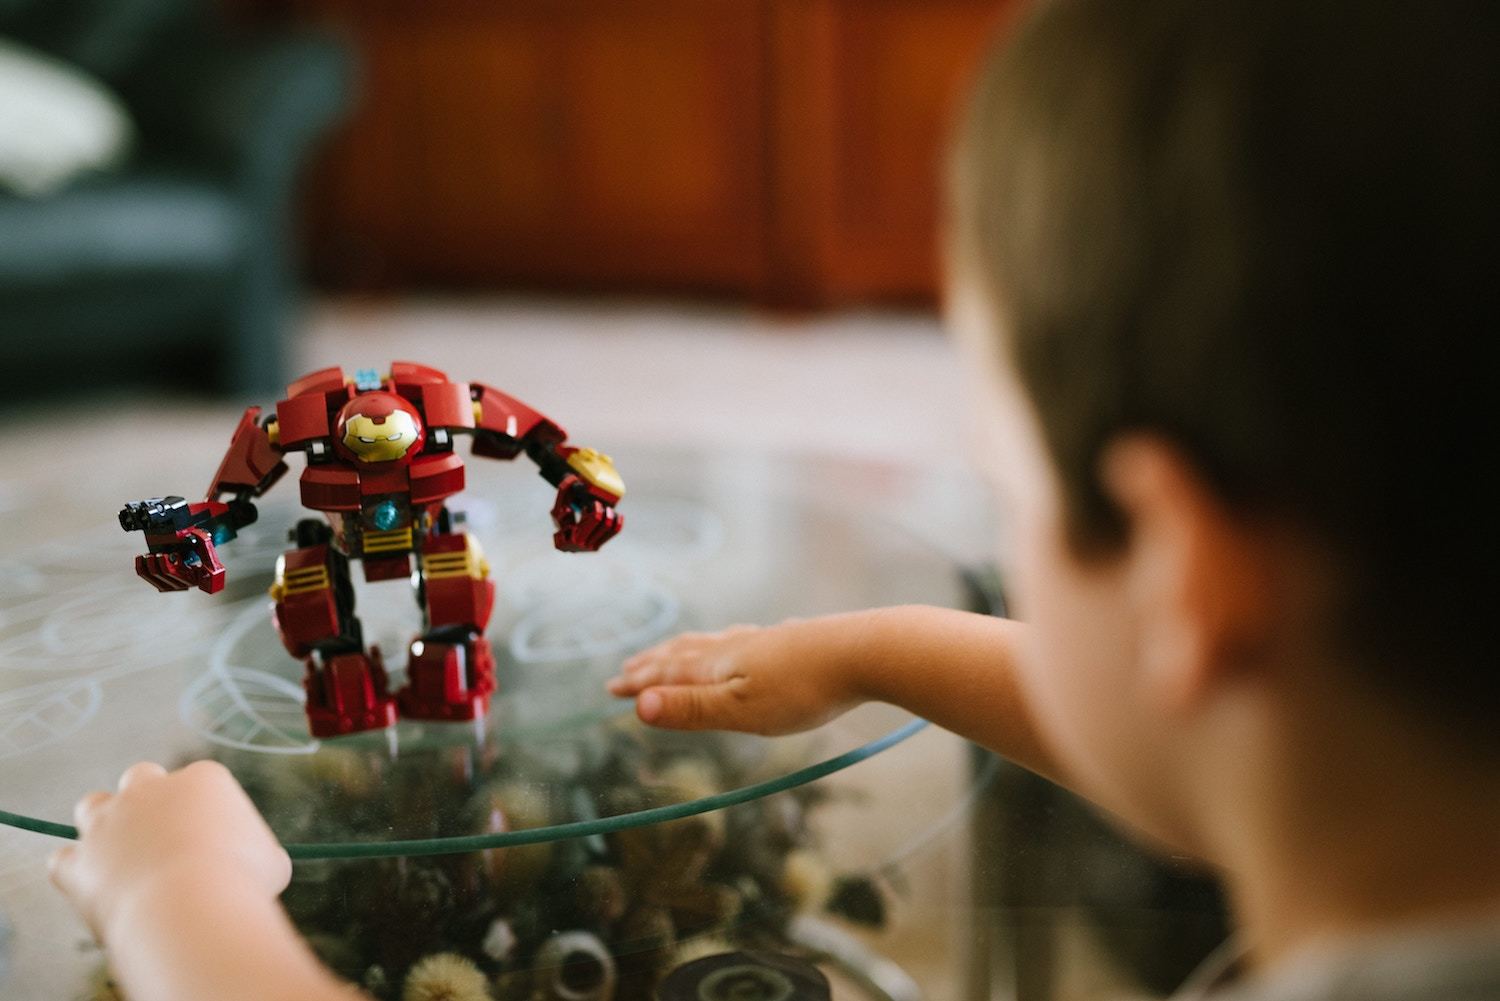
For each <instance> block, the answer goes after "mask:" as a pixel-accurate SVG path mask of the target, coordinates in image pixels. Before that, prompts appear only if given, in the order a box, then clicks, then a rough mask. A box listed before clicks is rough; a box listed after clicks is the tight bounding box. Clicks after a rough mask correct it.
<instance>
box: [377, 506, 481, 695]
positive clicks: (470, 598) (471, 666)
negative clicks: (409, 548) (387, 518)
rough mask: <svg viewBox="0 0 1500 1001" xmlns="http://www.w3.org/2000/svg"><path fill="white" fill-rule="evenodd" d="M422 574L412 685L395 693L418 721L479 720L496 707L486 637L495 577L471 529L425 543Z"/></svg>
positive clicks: (409, 676)
mask: <svg viewBox="0 0 1500 1001" xmlns="http://www.w3.org/2000/svg"><path fill="white" fill-rule="evenodd" d="M419 572H420V574H421V579H422V601H423V611H424V612H425V615H426V620H427V629H426V631H425V632H424V633H423V634H422V635H421V636H420V637H418V638H417V639H416V640H414V641H413V642H412V645H411V655H410V657H409V658H408V660H407V669H406V674H407V684H406V687H405V688H403V689H402V690H401V691H400V692H399V693H397V695H396V700H397V702H398V703H399V704H400V706H401V715H403V716H407V717H410V718H412V719H431V720H472V719H478V718H480V717H482V716H484V714H485V713H487V712H488V711H489V707H490V695H491V694H492V693H493V692H494V691H495V658H494V655H493V653H492V652H491V651H490V642H489V640H487V639H485V637H484V628H485V626H487V625H488V624H489V621H490V612H491V610H492V609H493V608H494V605H495V582H494V581H492V580H490V579H489V572H490V568H489V564H488V563H486V562H485V560H484V554H483V553H481V552H480V550H479V543H478V542H477V541H475V540H474V538H473V536H471V535H469V534H468V533H465V532H456V533H444V534H440V535H434V536H431V537H429V538H427V539H425V540H424V541H423V543H422V552H421V562H420V571H419Z"/></svg>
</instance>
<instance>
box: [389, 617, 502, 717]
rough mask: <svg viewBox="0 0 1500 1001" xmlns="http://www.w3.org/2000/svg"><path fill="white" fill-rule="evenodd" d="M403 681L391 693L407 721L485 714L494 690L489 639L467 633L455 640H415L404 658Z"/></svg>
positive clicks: (493, 668)
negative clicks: (399, 688)
mask: <svg viewBox="0 0 1500 1001" xmlns="http://www.w3.org/2000/svg"><path fill="white" fill-rule="evenodd" d="M406 675H407V684H406V687H405V688H403V689H401V691H400V692H398V693H397V694H396V701H397V703H398V704H399V705H400V706H401V715H402V716H405V717H407V718H408V719H427V720H451V721H455V722H461V721H465V720H474V719H480V718H482V717H483V716H484V715H485V713H487V712H489V708H490V695H491V693H493V692H494V690H495V659H494V656H493V654H491V652H490V641H489V640H487V639H485V638H484V637H483V636H482V635H478V634H474V635H470V636H469V637H468V638H467V639H463V640H460V641H458V642H449V641H446V640H430V639H429V640H417V641H416V642H414V643H412V645H411V657H410V658H409V659H408V660H407V667H406Z"/></svg>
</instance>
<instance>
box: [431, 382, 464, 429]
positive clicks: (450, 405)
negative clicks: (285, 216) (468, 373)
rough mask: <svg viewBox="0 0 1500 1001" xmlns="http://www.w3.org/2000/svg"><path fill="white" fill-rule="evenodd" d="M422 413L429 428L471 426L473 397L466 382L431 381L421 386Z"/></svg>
mask: <svg viewBox="0 0 1500 1001" xmlns="http://www.w3.org/2000/svg"><path fill="white" fill-rule="evenodd" d="M421 394H422V395H421V397H420V400H421V404H422V414H423V416H424V417H425V418H426V420H427V426H428V427H430V428H471V427H473V426H474V399H473V397H471V396H470V395H469V384H468V383H466V382H443V383H432V384H428V385H425V386H422V387H421Z"/></svg>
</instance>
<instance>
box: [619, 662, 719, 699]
mask: <svg viewBox="0 0 1500 1001" xmlns="http://www.w3.org/2000/svg"><path fill="white" fill-rule="evenodd" d="M722 673H723V672H722V671H720V670H718V669H717V666H716V665H715V664H714V663H713V662H711V661H710V660H708V659H705V658H703V657H699V656H687V657H669V658H663V659H661V660H658V661H654V662H652V663H650V664H646V665H644V666H642V667H638V668H636V669H635V670H633V671H627V672H626V673H625V675H624V678H623V684H622V685H621V688H622V689H623V691H622V692H620V693H617V694H635V693H637V692H641V691H644V690H645V689H647V688H653V687H655V686H656V685H711V684H714V683H716V682H720V681H725V680H728V679H726V678H724V677H722Z"/></svg>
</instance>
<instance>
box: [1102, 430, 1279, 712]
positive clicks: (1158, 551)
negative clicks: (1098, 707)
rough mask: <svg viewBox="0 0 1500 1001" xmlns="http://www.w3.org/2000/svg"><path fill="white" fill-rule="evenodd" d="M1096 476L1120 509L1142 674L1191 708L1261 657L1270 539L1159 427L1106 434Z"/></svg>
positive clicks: (1168, 698)
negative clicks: (1109, 438)
mask: <svg viewBox="0 0 1500 1001" xmlns="http://www.w3.org/2000/svg"><path fill="white" fill-rule="evenodd" d="M1100 481H1101V484H1102V486H1103V488H1104V491H1105V493H1106V495H1107V496H1108V497H1109V498H1110V499H1111V500H1112V501H1113V502H1114V503H1115V504H1116V505H1117V506H1118V507H1119V509H1120V510H1121V512H1122V513H1123V514H1124V516H1125V519H1126V524H1127V536H1126V541H1125V551H1124V553H1123V560H1124V562H1123V568H1124V571H1125V581H1126V588H1127V594H1126V600H1127V601H1128V602H1129V603H1130V605H1131V609H1132V615H1133V616H1134V618H1135V621H1136V623H1137V635H1138V637H1139V644H1140V648H1139V650H1138V651H1137V655H1138V660H1139V662H1140V664H1141V666H1142V668H1143V681H1144V683H1145V684H1147V685H1149V686H1150V687H1151V689H1153V690H1154V693H1155V694H1156V695H1157V696H1158V697H1159V698H1160V699H1161V704H1162V705H1163V707H1164V708H1165V709H1166V710H1168V711H1171V712H1185V711H1191V710H1192V709H1194V708H1195V707H1197V706H1198V705H1201V704H1202V703H1203V701H1204V700H1205V699H1207V698H1208V697H1210V696H1211V695H1213V694H1214V693H1215V692H1216V691H1217V690H1218V689H1219V687H1220V686H1221V685H1223V684H1225V683H1228V682H1230V681H1233V680H1234V679H1235V678H1236V677H1238V676H1240V675H1241V674H1242V673H1243V672H1244V671H1246V670H1249V669H1252V668H1253V665H1255V664H1257V663H1260V662H1261V660H1262V659H1261V656H1260V654H1261V653H1262V652H1263V651H1264V649H1265V646H1266V642H1267V637H1268V631H1269V629H1270V625H1271V623H1270V608H1271V604H1272V601H1273V599H1272V596H1271V580H1272V573H1271V569H1272V561H1273V559H1274V556H1273V548H1274V547H1272V546H1271V545H1269V541H1270V540H1269V538H1268V533H1267V531H1266V530H1265V528H1264V526H1261V525H1258V524H1256V523H1254V522H1253V521H1251V520H1249V519H1247V518H1245V517H1243V516H1241V515H1240V514H1239V513H1238V512H1235V511H1233V510H1232V509H1231V508H1230V507H1229V505H1227V504H1226V503H1225V502H1224V500H1223V498H1222V497H1220V496H1219V495H1218V493H1217V492H1216V491H1215V490H1214V489H1213V488H1212V486H1211V485H1210V484H1209V483H1208V482H1207V481H1206V480H1205V479H1204V478H1203V476H1202V475H1201V474H1200V473H1199V471H1198V470H1197V468H1196V467H1195V466H1194V465H1193V464H1192V463H1191V462H1189V461H1188V460H1187V458H1186V456H1185V455H1184V454H1183V453H1182V451H1181V450H1180V449H1178V448H1177V447H1175V446H1174V445H1172V444H1171V443H1170V442H1167V441H1165V440H1164V439H1161V438H1159V437H1156V436H1152V435H1144V434H1133V435H1126V436H1122V437H1120V438H1118V439H1116V440H1115V441H1113V442H1111V443H1110V444H1109V446H1108V447H1107V448H1106V449H1105V451H1104V453H1103V455H1102V456H1101V461H1100Z"/></svg>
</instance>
